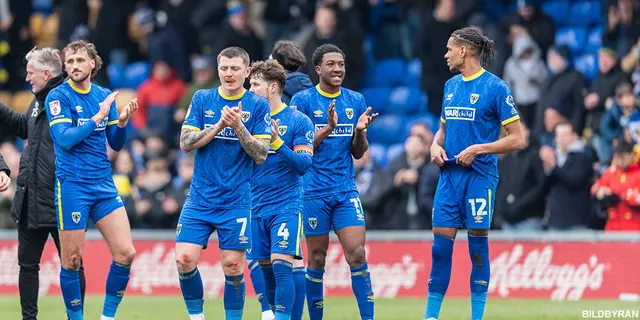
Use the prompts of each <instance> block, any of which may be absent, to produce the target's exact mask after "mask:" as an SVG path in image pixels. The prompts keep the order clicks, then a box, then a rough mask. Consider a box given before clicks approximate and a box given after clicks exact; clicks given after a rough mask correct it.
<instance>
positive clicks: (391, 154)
mask: <svg viewBox="0 0 640 320" xmlns="http://www.w3.org/2000/svg"><path fill="white" fill-rule="evenodd" d="M403 152H404V142H400V143H396V144H394V145H392V146H389V148H388V149H387V165H389V163H391V161H393V160H394V159H395V158H397V157H399V156H400V155H401V154H402V153H403Z"/></svg>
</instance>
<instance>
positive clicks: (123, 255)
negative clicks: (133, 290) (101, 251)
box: [113, 246, 136, 266]
mask: <svg viewBox="0 0 640 320" xmlns="http://www.w3.org/2000/svg"><path fill="white" fill-rule="evenodd" d="M135 258H136V249H135V248H134V247H133V246H131V247H130V248H127V249H124V250H122V251H120V252H118V253H117V254H116V255H115V257H113V260H114V261H115V262H117V263H119V264H123V265H126V266H130V265H131V264H132V263H133V260H134V259H135Z"/></svg>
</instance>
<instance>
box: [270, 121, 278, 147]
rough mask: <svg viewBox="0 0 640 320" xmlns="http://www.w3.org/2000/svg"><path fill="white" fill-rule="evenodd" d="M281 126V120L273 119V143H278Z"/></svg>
mask: <svg viewBox="0 0 640 320" xmlns="http://www.w3.org/2000/svg"><path fill="white" fill-rule="evenodd" d="M279 126H280V119H278V120H273V119H271V143H274V142H276V140H278V127H279Z"/></svg>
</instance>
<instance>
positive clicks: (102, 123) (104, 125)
mask: <svg viewBox="0 0 640 320" xmlns="http://www.w3.org/2000/svg"><path fill="white" fill-rule="evenodd" d="M89 121H93V120H91V119H85V118H81V119H78V127H81V126H83V125H84V124H86V123H88V122H89ZM108 122H109V118H106V119H103V120H102V121H100V123H99V124H98V125H97V126H96V130H95V131H102V130H104V129H106V128H107V123H108Z"/></svg>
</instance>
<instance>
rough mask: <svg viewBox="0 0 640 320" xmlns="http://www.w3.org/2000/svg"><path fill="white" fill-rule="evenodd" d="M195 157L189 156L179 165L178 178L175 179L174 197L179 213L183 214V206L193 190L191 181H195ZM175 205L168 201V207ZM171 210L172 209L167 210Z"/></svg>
mask: <svg viewBox="0 0 640 320" xmlns="http://www.w3.org/2000/svg"><path fill="white" fill-rule="evenodd" d="M193 163H194V159H193V156H191V155H187V156H185V157H184V158H182V160H181V161H180V162H179V164H178V176H177V177H176V178H175V179H173V190H172V197H173V199H175V201H176V203H178V212H182V206H184V202H185V201H186V200H187V195H189V190H191V180H192V179H193ZM172 205H173V204H172V203H171V201H168V202H167V204H166V206H168V207H171V206H172ZM165 209H170V208H165Z"/></svg>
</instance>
